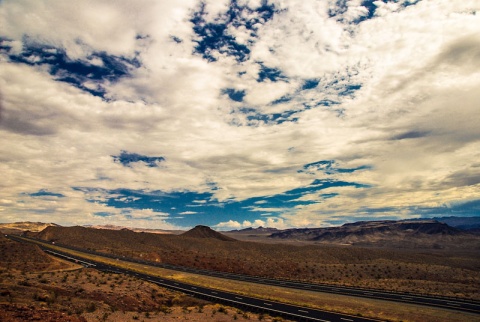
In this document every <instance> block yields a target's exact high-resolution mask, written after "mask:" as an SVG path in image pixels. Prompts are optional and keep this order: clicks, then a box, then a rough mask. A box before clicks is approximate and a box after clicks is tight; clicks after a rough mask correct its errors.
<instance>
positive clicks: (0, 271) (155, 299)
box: [0, 235, 284, 322]
mask: <svg viewBox="0 0 480 322" xmlns="http://www.w3.org/2000/svg"><path fill="white" fill-rule="evenodd" d="M179 320H188V321H198V322H200V321H232V320H236V321H259V320H263V321H284V320H283V319H278V318H272V317H269V316H268V315H263V314H254V313H250V312H244V311H242V310H238V309H235V308H231V307H228V306H224V305H218V304H214V303H210V302H206V301H203V300H199V299H195V298H192V297H190V296H187V295H184V294H182V293H179V292H174V291H169V290H166V289H164V288H162V287H159V286H157V285H155V284H153V283H148V282H145V281H142V280H139V279H136V278H134V277H129V276H124V275H120V274H113V273H104V272H99V271H97V270H95V269H85V268H83V266H80V265H76V264H72V263H70V262H66V261H63V260H59V259H57V258H55V257H51V256H49V255H46V254H45V253H44V252H42V251H41V250H40V249H39V248H38V246H35V245H31V244H23V243H19V242H14V241H11V240H8V239H6V238H5V237H4V236H3V235H2V236H0V321H5V322H9V321H12V322H13V321H15V322H24V321H51V322H57V321H61V322H63V321H65V322H67V321H69V322H86V321H88V322H90V321H91V322H94V321H95V322H96V321H112V322H118V321H120V322H121V321H179Z"/></svg>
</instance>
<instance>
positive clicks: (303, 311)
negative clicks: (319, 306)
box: [298, 310, 308, 313]
mask: <svg viewBox="0 0 480 322" xmlns="http://www.w3.org/2000/svg"><path fill="white" fill-rule="evenodd" d="M298 312H302V313H308V311H305V310H298Z"/></svg>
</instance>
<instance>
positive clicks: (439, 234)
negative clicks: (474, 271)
mask: <svg viewBox="0 0 480 322" xmlns="http://www.w3.org/2000/svg"><path fill="white" fill-rule="evenodd" d="M463 234H465V233H464V232H462V231H461V230H459V229H456V228H453V227H450V226H448V225H447V224H444V223H440V222H438V221H435V220H423V221H366V222H356V223H351V224H344V225H343V226H340V227H329V228H304V229H287V230H284V231H281V232H277V233H273V234H271V235H270V237H271V238H279V239H296V240H309V241H316V242H326V243H337V244H340V243H343V244H357V245H367V244H369V245H377V246H378V245H381V244H389V245H390V246H392V247H393V246H395V245H397V246H404V247H405V246H407V244H408V243H411V242H412V241H415V242H417V243H419V242H421V241H425V243H424V245H429V244H431V243H432V242H442V241H443V242H445V241H449V240H450V239H455V237H456V236H460V235H463Z"/></svg>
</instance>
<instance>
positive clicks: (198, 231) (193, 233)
mask: <svg viewBox="0 0 480 322" xmlns="http://www.w3.org/2000/svg"><path fill="white" fill-rule="evenodd" d="M180 236H182V237H190V238H212V239H217V240H222V241H235V239H233V238H231V237H227V236H225V235H222V234H221V233H219V232H217V231H215V230H213V229H211V228H210V227H207V226H202V225H198V226H196V227H195V228H193V229H191V230H189V231H187V232H185V233H183V234H181V235H180Z"/></svg>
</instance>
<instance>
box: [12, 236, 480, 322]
mask: <svg viewBox="0 0 480 322" xmlns="http://www.w3.org/2000/svg"><path fill="white" fill-rule="evenodd" d="M9 237H11V238H15V236H9ZM32 240H34V241H37V242H42V243H45V244H47V243H46V242H45V241H43V240H37V239H32ZM57 246H61V247H65V248H67V249H72V250H77V251H81V252H85V253H90V254H94V255H98V256H104V257H109V258H117V257H118V256H114V255H110V254H103V253H96V252H93V251H88V250H84V249H80V248H76V247H71V246H67V245H60V244H57ZM120 259H121V260H123V261H130V262H134V263H141V264H144V265H151V266H155V267H161V268H167V269H171V270H177V271H182V272H188V273H194V274H201V275H207V276H213V277H220V278H226V279H232V280H239V281H244V282H251V283H258V284H266V285H273V286H280V287H287V288H294V289H302V290H308V291H313V292H323V293H334V294H340V295H348V296H357V297H362V298H371V299H378V300H388V301H394V302H401V303H411V304H417V305H425V306H430V307H440V308H444V309H451V310H458V311H464V312H470V313H477V314H480V303H479V302H476V301H470V300H463V299H456V298H448V297H433V296H424V295H418V294H410V293H394V292H386V291H379V290H371V289H362V288H353V287H342V286H334V285H325V284H323V285H322V284H309V283H302V282H296V281H288V280H280V279H278V280H277V279H269V278H263V277H256V276H248V275H239V274H233V273H225V272H217V271H209V270H202V269H195V268H189V267H182V266H175V265H170V264H165V263H154V262H149V261H143V260H139V259H132V258H124V257H122V258H120ZM320 321H321V320H320ZM329 321H334V320H329ZM339 321H340V320H339ZM341 321H348V320H341ZM354 321H360V320H354Z"/></svg>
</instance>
